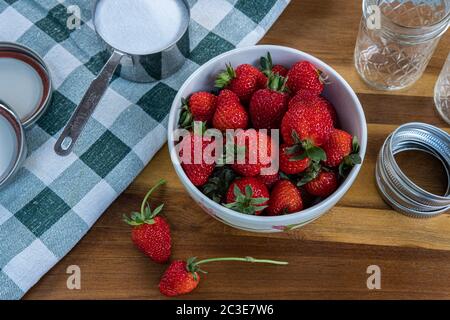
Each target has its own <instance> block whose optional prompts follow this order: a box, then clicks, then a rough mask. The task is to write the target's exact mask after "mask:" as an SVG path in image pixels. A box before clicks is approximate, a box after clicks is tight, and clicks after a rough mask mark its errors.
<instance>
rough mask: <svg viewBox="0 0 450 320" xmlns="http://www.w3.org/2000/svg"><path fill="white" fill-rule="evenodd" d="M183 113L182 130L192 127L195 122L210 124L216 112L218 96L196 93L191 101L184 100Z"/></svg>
mask: <svg viewBox="0 0 450 320" xmlns="http://www.w3.org/2000/svg"><path fill="white" fill-rule="evenodd" d="M182 103H183V107H182V108H183V111H182V113H181V116H180V126H181V127H182V128H190V127H192V122H193V121H202V122H208V121H210V120H211V119H212V117H213V115H214V112H215V111H216V96H215V95H213V94H212V93H209V92H196V93H194V94H192V95H191V96H190V98H189V101H186V100H184V99H183V100H182Z"/></svg>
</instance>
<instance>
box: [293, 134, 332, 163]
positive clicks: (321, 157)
mask: <svg viewBox="0 0 450 320" xmlns="http://www.w3.org/2000/svg"><path fill="white" fill-rule="evenodd" d="M292 138H293V139H294V145H293V146H292V147H289V148H288V149H287V152H288V154H295V153H299V154H298V155H294V156H293V157H291V158H290V159H289V160H290V161H297V160H303V159H305V158H309V159H310V160H311V161H312V162H320V161H326V160H327V154H326V153H325V151H324V150H323V149H322V148H320V147H316V146H315V145H314V143H312V142H311V141H310V140H303V141H302V140H300V137H299V136H298V134H297V132H296V131H295V130H293V131H292ZM301 151H303V152H301Z"/></svg>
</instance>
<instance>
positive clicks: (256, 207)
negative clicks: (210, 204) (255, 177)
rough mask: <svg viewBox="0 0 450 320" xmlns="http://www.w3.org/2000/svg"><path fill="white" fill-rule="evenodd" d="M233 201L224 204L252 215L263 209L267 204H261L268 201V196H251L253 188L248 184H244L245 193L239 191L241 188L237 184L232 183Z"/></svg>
mask: <svg viewBox="0 0 450 320" xmlns="http://www.w3.org/2000/svg"><path fill="white" fill-rule="evenodd" d="M233 192H234V196H235V201H234V202H232V203H227V204H224V206H225V207H226V208H228V209H232V210H234V211H237V212H240V213H244V214H249V215H254V214H256V213H257V212H259V211H262V210H264V209H265V208H267V206H263V205H262V204H263V203H265V202H267V201H269V198H253V189H252V187H251V186H250V185H247V186H245V194H243V193H242V192H241V189H239V187H238V186H237V185H234V189H233Z"/></svg>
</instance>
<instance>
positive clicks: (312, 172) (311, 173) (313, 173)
mask: <svg viewBox="0 0 450 320" xmlns="http://www.w3.org/2000/svg"><path fill="white" fill-rule="evenodd" d="M322 169H323V168H322V166H321V165H320V163H318V162H312V163H311V165H310V166H309V168H308V169H307V170H306V171H305V172H304V173H303V175H302V177H301V179H300V180H299V181H298V182H297V186H298V187H301V186H304V185H305V184H307V183H308V182H311V181H313V180H314V179H316V178H317V177H318V176H319V173H320V171H321V170H322Z"/></svg>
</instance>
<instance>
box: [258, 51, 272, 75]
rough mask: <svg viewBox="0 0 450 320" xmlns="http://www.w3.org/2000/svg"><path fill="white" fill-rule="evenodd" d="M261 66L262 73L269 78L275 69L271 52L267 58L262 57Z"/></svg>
mask: <svg viewBox="0 0 450 320" xmlns="http://www.w3.org/2000/svg"><path fill="white" fill-rule="evenodd" d="M260 64H261V71H262V73H264V74H265V75H266V76H267V77H269V76H270V75H271V74H272V68H273V63H272V55H271V54H270V52H267V56H266V57H261V59H260Z"/></svg>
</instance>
